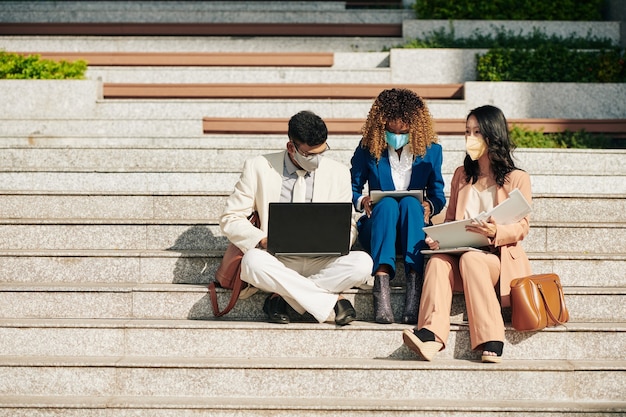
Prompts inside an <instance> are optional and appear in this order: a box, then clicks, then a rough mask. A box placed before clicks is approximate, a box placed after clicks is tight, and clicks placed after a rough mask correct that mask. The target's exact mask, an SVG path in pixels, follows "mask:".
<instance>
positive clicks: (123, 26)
mask: <svg viewBox="0 0 626 417" xmlns="http://www.w3.org/2000/svg"><path fill="white" fill-rule="evenodd" d="M0 35H5V36H23V35H29V36H51V35H56V36H59V35H62V36H314V37H329V36H332V37H335V36H346V37H355V36H360V37H393V38H402V23H43V22H42V23H29V22H24V23H1V24H0Z"/></svg>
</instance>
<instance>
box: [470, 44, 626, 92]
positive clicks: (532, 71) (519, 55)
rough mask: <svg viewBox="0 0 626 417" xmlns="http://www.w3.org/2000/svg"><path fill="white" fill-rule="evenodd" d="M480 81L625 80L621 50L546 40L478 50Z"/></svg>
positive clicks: (477, 69) (594, 81)
mask: <svg viewBox="0 0 626 417" xmlns="http://www.w3.org/2000/svg"><path fill="white" fill-rule="evenodd" d="M476 72H477V78H478V80H479V81H526V82H579V83H620V82H626V71H625V66H624V50H620V49H618V48H613V49H600V50H584V51H581V50H574V49H569V48H567V47H565V46H562V45H556V44H545V45H541V46H538V47H537V48H535V49H505V48H495V49H491V50H489V51H488V52H487V53H486V54H484V55H481V54H477V56H476Z"/></svg>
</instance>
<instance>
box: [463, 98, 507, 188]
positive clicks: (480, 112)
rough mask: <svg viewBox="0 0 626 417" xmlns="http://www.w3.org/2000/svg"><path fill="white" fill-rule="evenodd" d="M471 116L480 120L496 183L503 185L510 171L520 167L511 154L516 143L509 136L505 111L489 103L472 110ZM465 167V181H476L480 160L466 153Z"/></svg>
mask: <svg viewBox="0 0 626 417" xmlns="http://www.w3.org/2000/svg"><path fill="white" fill-rule="evenodd" d="M470 116H474V117H476V120H478V126H479V127H480V133H482V135H483V138H484V139H485V141H486V142H487V153H488V155H489V161H490V163H491V170H492V171H493V174H494V175H495V177H496V178H495V180H496V184H498V186H500V187H502V185H504V181H505V179H506V176H507V175H508V174H509V172H511V171H513V170H516V169H518V168H517V167H516V166H515V163H514V162H513V156H512V154H511V153H512V152H513V150H514V149H515V144H514V143H513V142H511V139H510V138H509V128H508V125H507V122H506V118H505V117H504V113H502V110H500V109H499V108H497V107H494V106H489V105H487V106H481V107H477V108H475V109H474V110H472V111H470V112H469V114H468V115H467V118H468V119H469V117H470ZM466 120H467V119H466ZM463 167H464V168H465V181H467V182H468V183H469V182H470V181H471V183H472V184H474V183H476V181H478V175H479V174H480V168H479V167H478V161H472V159H471V158H470V157H469V155H466V156H465V161H463Z"/></svg>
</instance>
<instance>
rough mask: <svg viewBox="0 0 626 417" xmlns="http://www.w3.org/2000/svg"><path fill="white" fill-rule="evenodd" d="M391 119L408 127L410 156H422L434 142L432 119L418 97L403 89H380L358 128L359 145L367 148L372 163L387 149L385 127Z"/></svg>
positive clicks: (435, 138)
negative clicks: (359, 132) (360, 136)
mask: <svg viewBox="0 0 626 417" xmlns="http://www.w3.org/2000/svg"><path fill="white" fill-rule="evenodd" d="M392 120H402V121H403V122H404V123H406V124H408V125H409V145H410V147H411V148H410V149H411V153H412V154H413V155H414V156H424V154H426V148H428V147H429V146H430V145H431V143H436V142H437V135H436V134H435V130H434V128H433V120H432V116H431V114H430V111H429V110H428V107H427V106H426V103H425V102H424V101H423V100H422V98H421V97H420V96H418V95H417V94H416V93H415V92H413V91H411V90H408V89H405V88H392V89H389V90H383V91H382V92H381V93H380V94H379V95H378V97H377V98H376V100H375V101H374V104H372V107H371V108H370V111H369V114H368V115H367V120H366V121H365V124H364V125H363V128H362V129H361V132H362V134H363V138H362V139H361V146H362V147H363V148H366V149H369V151H370V153H371V154H372V155H373V156H374V157H375V158H376V160H379V159H380V156H381V155H382V153H383V151H384V150H385V149H386V148H387V142H386V140H385V125H386V123H387V122H388V121H392Z"/></svg>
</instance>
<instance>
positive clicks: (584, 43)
mask: <svg viewBox="0 0 626 417" xmlns="http://www.w3.org/2000/svg"><path fill="white" fill-rule="evenodd" d="M493 29H494V30H493V33H488V34H482V33H480V32H479V31H478V30H477V31H476V32H475V33H474V34H472V35H471V36H470V37H469V38H455V34H454V27H453V26H452V25H451V26H450V28H449V29H448V30H446V29H444V28H442V29H439V30H436V31H433V32H431V33H429V34H426V35H425V36H424V38H423V39H415V40H413V41H411V42H408V43H406V44H404V45H400V46H398V47H401V48H475V49H479V48H480V49H489V51H488V52H487V53H486V54H483V55H480V54H479V55H477V60H476V61H477V64H476V65H477V66H476V73H477V78H478V80H479V81H527V82H594V83H596V82H598V83H619V82H626V68H625V65H624V61H625V59H624V58H625V57H624V50H623V49H620V48H619V47H618V46H617V45H616V44H615V43H614V42H613V41H612V40H611V39H608V38H598V37H593V36H591V35H590V34H588V35H587V36H586V37H584V38H583V37H580V36H575V35H570V36H568V37H565V38H564V37H562V36H558V35H554V34H553V35H550V36H548V35H547V34H546V33H545V32H543V31H541V30H539V29H537V28H534V29H533V31H532V32H531V33H529V34H526V35H522V34H521V32H520V33H515V32H513V31H512V30H508V31H507V30H506V29H505V28H504V27H500V28H493Z"/></svg>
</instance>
